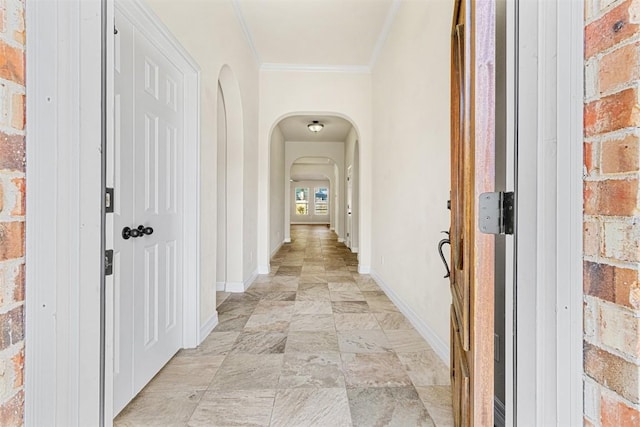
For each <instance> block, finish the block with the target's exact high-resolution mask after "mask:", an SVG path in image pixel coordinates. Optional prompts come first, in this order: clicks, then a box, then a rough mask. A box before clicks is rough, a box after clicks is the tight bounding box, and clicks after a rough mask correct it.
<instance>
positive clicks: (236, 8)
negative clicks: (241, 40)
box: [231, 0, 262, 67]
mask: <svg viewBox="0 0 640 427" xmlns="http://www.w3.org/2000/svg"><path fill="white" fill-rule="evenodd" d="M231 4H232V5H233V11H234V12H235V13H236V18H238V22H239V23H240V27H242V32H243V33H244V37H245V38H246V39H247V43H249V47H250V48H251V52H253V58H254V59H255V60H256V62H257V63H258V67H259V66H261V65H262V59H261V58H260V54H258V50H257V49H256V44H255V43H254V41H253V34H252V33H251V31H250V30H249V26H248V25H247V21H246V20H245V19H244V14H243V13H242V6H240V2H239V1H238V0H231Z"/></svg>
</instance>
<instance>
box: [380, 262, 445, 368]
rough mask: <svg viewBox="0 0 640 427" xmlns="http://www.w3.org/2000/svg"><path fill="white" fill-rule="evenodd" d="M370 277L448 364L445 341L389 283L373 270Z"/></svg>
mask: <svg viewBox="0 0 640 427" xmlns="http://www.w3.org/2000/svg"><path fill="white" fill-rule="evenodd" d="M370 274H371V277H373V279H374V280H375V281H376V283H378V286H380V288H382V290H383V291H384V293H385V294H386V295H387V296H388V297H389V299H390V300H391V301H392V302H393V303H394V304H395V305H396V307H398V309H399V310H400V312H401V313H402V314H404V316H405V317H406V318H407V319H409V321H410V322H411V324H412V325H413V327H414V328H416V331H418V333H419V334H420V335H421V336H422V338H424V339H425V341H427V343H429V345H430V346H431V348H432V349H433V350H434V351H435V353H436V354H437V355H438V356H439V357H440V359H442V361H443V362H444V364H445V365H447V366H449V346H448V345H447V343H445V342H444V341H442V340H441V339H440V337H438V334H436V333H435V331H434V330H433V329H432V328H431V327H430V326H429V325H428V324H426V323H425V322H424V321H423V320H422V319H421V318H420V316H418V315H417V314H416V312H415V311H413V309H412V308H411V307H409V306H408V305H407V304H406V303H405V302H404V301H403V300H402V299H401V298H400V297H399V296H398V295H396V293H395V292H393V290H392V289H391V287H390V286H389V285H387V284H386V283H385V282H384V280H382V278H381V277H380V276H379V275H378V274H377V273H376V272H375V271H371V273H370Z"/></svg>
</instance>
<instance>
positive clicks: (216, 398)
mask: <svg viewBox="0 0 640 427" xmlns="http://www.w3.org/2000/svg"><path fill="white" fill-rule="evenodd" d="M291 236H292V243H290V244H287V245H284V246H283V247H282V248H281V249H280V251H279V252H278V253H277V254H276V255H275V256H274V257H273V259H272V262H271V265H272V273H271V274H270V275H264V276H259V277H258V278H257V279H256V281H255V282H254V283H253V285H252V286H251V287H250V288H249V289H248V290H247V292H245V293H244V294H227V293H222V292H219V293H218V313H219V324H218V326H217V327H216V329H215V330H214V331H213V332H212V333H211V335H209V337H207V339H206V340H205V341H204V342H203V343H202V345H201V346H200V347H199V348H197V349H192V350H181V351H180V352H179V353H178V354H177V355H176V356H175V357H174V358H173V359H172V360H171V361H170V362H169V364H167V366H165V368H164V369H163V370H162V371H161V372H160V373H159V374H158V375H156V377H155V378H154V379H153V380H152V381H151V382H150V383H149V384H148V385H147V386H146V387H145V389H144V390H143V391H142V392H141V393H140V394H139V395H138V397H136V398H135V399H134V400H133V401H132V402H131V403H130V404H129V406H127V407H126V408H125V409H124V410H123V411H122V413H121V414H120V415H119V416H118V417H117V418H116V419H115V422H114V425H116V426H121V427H122V426H185V425H188V426H232V425H233V426H254V425H255V426H266V425H271V426H311V425H313V426H351V425H353V426H374V425H375V426H390V425H395V426H432V425H437V426H448V425H452V419H451V403H450V402H451V397H450V388H449V372H448V369H447V367H446V366H445V364H444V363H442V361H441V360H440V359H439V358H438V356H437V355H436V354H435V353H434V352H433V350H432V349H431V348H430V347H429V345H428V344H427V343H426V342H425V341H424V340H423V339H422V337H421V336H420V335H419V334H418V333H417V332H416V331H415V330H414V329H413V327H412V326H411V324H410V323H409V322H408V321H407V320H406V318H405V317H404V316H403V315H402V314H401V313H400V312H399V311H398V310H397V308H396V307H395V306H394V305H393V303H392V302H391V301H390V300H389V299H388V298H387V297H386V295H385V294H384V293H383V292H382V291H381V289H380V288H379V287H378V286H377V285H376V284H375V282H374V280H373V279H372V278H371V277H369V276H367V275H360V274H358V273H357V256H356V255H355V254H352V253H351V252H350V251H349V250H348V249H347V248H346V247H345V246H344V244H342V243H338V242H337V238H336V235H335V233H333V232H332V231H330V230H329V229H328V228H327V227H326V226H324V225H323V226H306V225H300V226H292V229H291Z"/></svg>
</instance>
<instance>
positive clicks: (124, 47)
mask: <svg viewBox="0 0 640 427" xmlns="http://www.w3.org/2000/svg"><path fill="white" fill-rule="evenodd" d="M115 17H116V27H117V29H118V31H117V34H116V36H115V37H116V42H115V46H116V48H115V55H116V58H115V61H114V62H115V80H114V92H115V108H114V114H115V120H114V126H115V129H114V135H115V144H114V153H113V161H114V171H115V179H114V187H115V188H114V192H115V215H114V230H115V233H116V236H114V237H115V238H114V255H115V256H114V275H115V276H116V277H114V286H115V288H114V310H115V312H114V325H115V326H114V328H115V331H114V340H115V343H114V352H115V354H114V359H115V360H114V414H117V413H118V412H119V411H120V410H122V409H123V408H124V406H126V404H127V403H128V402H129V401H130V400H131V399H132V398H133V397H134V396H135V395H136V394H137V393H138V392H139V391H140V390H141V389H142V388H143V387H144V386H145V385H146V384H147V383H148V382H149V381H150V380H151V378H153V376H154V375H155V374H156V373H157V372H158V371H160V369H162V367H163V366H164V365H165V364H166V363H167V362H168V361H169V359H171V357H172V356H173V355H174V354H175V353H176V352H177V351H178V350H179V349H180V348H181V347H182V295H183V294H182V282H181V281H180V280H178V278H179V277H182V238H181V235H182V218H181V215H180V214H179V212H181V211H182V208H181V206H182V194H181V192H179V189H180V188H181V187H182V179H181V177H182V167H183V135H184V124H183V123H184V121H183V120H184V117H183V110H184V109H183V105H184V102H183V101H184V100H183V96H184V95H183V91H184V86H183V81H184V78H183V75H182V74H181V72H180V71H179V70H178V68H177V67H175V66H174V65H173V64H172V63H171V61H170V60H169V59H168V58H167V57H166V56H165V55H164V54H163V53H162V52H161V51H160V50H159V49H158V48H157V47H156V46H155V45H154V44H153V42H152V41H150V40H149V39H147V38H146V36H145V35H144V33H143V31H141V30H140V29H139V28H137V27H136V25H135V24H134V23H133V22H132V21H130V20H129V19H128V18H127V17H126V16H124V15H123V14H122V13H121V12H120V10H119V9H118V8H117V7H116V16H115ZM140 225H142V226H143V227H151V228H152V229H153V230H152V231H151V230H147V232H148V233H147V234H142V235H140V236H137V237H135V236H133V237H130V238H128V239H124V238H123V236H122V235H121V232H122V229H123V228H124V227H130V228H132V229H137V228H138V226H140Z"/></svg>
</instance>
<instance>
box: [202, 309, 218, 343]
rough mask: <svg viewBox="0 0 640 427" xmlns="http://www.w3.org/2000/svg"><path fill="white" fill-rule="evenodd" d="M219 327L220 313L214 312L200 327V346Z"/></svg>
mask: <svg viewBox="0 0 640 427" xmlns="http://www.w3.org/2000/svg"><path fill="white" fill-rule="evenodd" d="M216 326H218V312H217V311H214V312H213V315H212V316H211V317H210V318H209V320H207V321H206V322H204V323H203V324H202V326H200V334H199V335H198V344H199V343H201V342H202V341H204V340H205V338H207V337H208V336H209V334H210V333H211V332H212V331H213V330H214V329H215V327H216Z"/></svg>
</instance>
